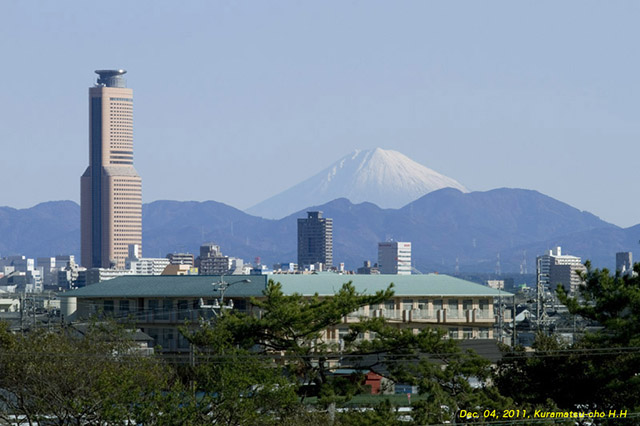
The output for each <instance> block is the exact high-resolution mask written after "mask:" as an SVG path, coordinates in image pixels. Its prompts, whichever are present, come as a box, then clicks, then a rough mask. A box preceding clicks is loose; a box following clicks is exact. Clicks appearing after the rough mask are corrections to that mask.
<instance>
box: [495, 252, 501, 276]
mask: <svg viewBox="0 0 640 426" xmlns="http://www.w3.org/2000/svg"><path fill="white" fill-rule="evenodd" d="M501 274H502V271H501V270H500V253H498V256H497V259H496V275H501Z"/></svg>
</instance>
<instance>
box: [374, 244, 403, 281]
mask: <svg viewBox="0 0 640 426" xmlns="http://www.w3.org/2000/svg"><path fill="white" fill-rule="evenodd" d="M378 268H379V270H380V273H381V274H394V275H411V243H409V242H398V241H391V242H384V243H378Z"/></svg>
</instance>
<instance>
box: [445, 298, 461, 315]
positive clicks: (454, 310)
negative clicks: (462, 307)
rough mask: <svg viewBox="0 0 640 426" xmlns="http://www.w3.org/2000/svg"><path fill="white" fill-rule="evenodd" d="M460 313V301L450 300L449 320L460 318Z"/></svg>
mask: <svg viewBox="0 0 640 426" xmlns="http://www.w3.org/2000/svg"><path fill="white" fill-rule="evenodd" d="M459 316H460V312H459V311H458V299H449V302H448V309H447V318H458V317H459Z"/></svg>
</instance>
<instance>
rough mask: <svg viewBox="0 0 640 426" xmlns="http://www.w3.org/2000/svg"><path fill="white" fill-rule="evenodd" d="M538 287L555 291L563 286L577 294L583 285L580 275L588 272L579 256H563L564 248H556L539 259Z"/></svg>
mask: <svg viewBox="0 0 640 426" xmlns="http://www.w3.org/2000/svg"><path fill="white" fill-rule="evenodd" d="M536 260H537V275H538V277H537V278H538V285H539V286H542V287H543V288H544V289H545V290H550V291H555V289H556V288H557V287H558V286H559V285H562V286H564V287H565V289H566V290H568V291H569V292H570V293H575V292H576V291H577V290H578V288H579V286H580V285H581V284H582V283H583V281H582V278H581V277H580V273H581V272H584V271H586V268H585V266H584V265H583V264H582V260H581V259H580V257H578V256H570V255H566V254H565V255H563V254H562V248H561V247H556V248H554V249H553V250H549V251H548V252H547V253H545V254H544V255H542V256H538V257H537V259H536Z"/></svg>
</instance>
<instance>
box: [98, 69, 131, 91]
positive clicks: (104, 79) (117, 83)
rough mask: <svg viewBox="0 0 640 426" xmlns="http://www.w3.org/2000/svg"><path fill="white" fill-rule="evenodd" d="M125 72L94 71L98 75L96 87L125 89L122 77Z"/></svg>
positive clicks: (125, 83) (125, 84)
mask: <svg viewBox="0 0 640 426" xmlns="http://www.w3.org/2000/svg"><path fill="white" fill-rule="evenodd" d="M126 73H127V71H126V70H96V74H98V76H99V77H98V82H97V85H98V86H106V87H127V81H126V80H125V79H124V77H122V76H123V75H124V74H126Z"/></svg>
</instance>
